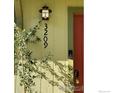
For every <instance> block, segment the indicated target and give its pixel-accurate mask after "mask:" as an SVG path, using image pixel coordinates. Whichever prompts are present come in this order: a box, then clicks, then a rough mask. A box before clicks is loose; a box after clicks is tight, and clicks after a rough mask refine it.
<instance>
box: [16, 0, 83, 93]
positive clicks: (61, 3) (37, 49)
mask: <svg viewBox="0 0 124 93" xmlns="http://www.w3.org/2000/svg"><path fill="white" fill-rule="evenodd" d="M45 4H47V5H48V6H49V8H50V9H52V13H51V18H50V20H49V21H48V31H49V33H48V38H49V46H48V48H47V49H44V48H43V43H42V42H41V43H36V44H29V45H28V46H29V48H30V49H31V50H32V51H33V54H32V57H34V58H41V57H42V55H45V53H48V52H49V51H50V52H51V54H53V55H54V58H55V59H56V60H62V61H61V62H62V63H64V64H67V65H68V64H70V63H71V62H68V61H64V60H67V56H68V17H67V16H68V10H67V9H68V7H70V6H76V7H77V6H80V7H81V6H82V5H83V1H82V0H22V8H23V27H24V28H25V29H26V30H29V28H31V27H33V26H34V25H36V24H37V22H38V21H39V20H40V19H41V17H40V14H39V12H38V11H39V9H41V7H42V6H43V5H45ZM43 28H44V25H43V23H42V25H41V27H40V29H39V30H38V32H37V35H39V37H43V32H44V30H43ZM51 65H52V67H53V68H54V67H55V66H54V65H53V64H51ZM71 65H73V63H71ZM41 70H42V69H41ZM54 70H55V71H56V72H57V70H58V69H57V68H54ZM66 71H67V72H65V73H68V70H66ZM47 75H48V76H49V77H50V78H51V79H54V77H53V76H52V75H51V74H49V73H47ZM36 82H37V84H36V87H34V90H37V91H38V93H65V92H63V91H60V89H58V88H57V87H53V86H51V85H50V84H48V82H47V81H46V80H40V79H37V80H36ZM15 93H24V92H23V87H20V85H19V79H18V77H15ZM34 93H35V92H34Z"/></svg>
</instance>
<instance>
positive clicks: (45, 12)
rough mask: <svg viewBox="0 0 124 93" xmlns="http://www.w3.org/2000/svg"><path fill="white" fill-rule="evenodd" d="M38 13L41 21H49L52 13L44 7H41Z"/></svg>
mask: <svg viewBox="0 0 124 93" xmlns="http://www.w3.org/2000/svg"><path fill="white" fill-rule="evenodd" d="M39 12H40V13H41V17H42V20H49V17H50V13H51V12H52V10H51V9H49V7H48V6H46V5H45V6H43V7H42V9H40V10H39Z"/></svg>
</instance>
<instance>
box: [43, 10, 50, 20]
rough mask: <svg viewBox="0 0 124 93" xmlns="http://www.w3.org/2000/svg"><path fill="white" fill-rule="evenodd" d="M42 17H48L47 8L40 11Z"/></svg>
mask: <svg viewBox="0 0 124 93" xmlns="http://www.w3.org/2000/svg"><path fill="white" fill-rule="evenodd" d="M42 17H43V18H48V17H49V10H43V11H42Z"/></svg>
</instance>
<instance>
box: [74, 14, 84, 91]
mask: <svg viewBox="0 0 124 93" xmlns="http://www.w3.org/2000/svg"><path fill="white" fill-rule="evenodd" d="M73 19H74V23H73V24H74V26H73V27H74V34H73V35H74V85H75V89H74V93H84V91H83V87H84V69H83V68H84V50H83V47H84V45H83V44H84V39H83V38H84V27H83V25H84V24H83V21H84V20H83V15H82V14H74V17H73Z"/></svg>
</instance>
